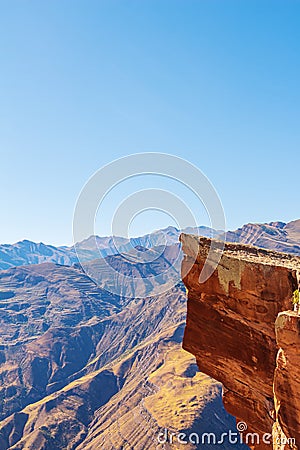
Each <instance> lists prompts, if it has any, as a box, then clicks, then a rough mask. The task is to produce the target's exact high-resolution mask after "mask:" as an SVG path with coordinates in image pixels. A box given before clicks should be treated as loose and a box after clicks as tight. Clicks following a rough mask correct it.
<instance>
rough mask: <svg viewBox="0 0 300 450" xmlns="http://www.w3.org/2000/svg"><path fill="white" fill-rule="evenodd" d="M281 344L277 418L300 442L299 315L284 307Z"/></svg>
mask: <svg viewBox="0 0 300 450" xmlns="http://www.w3.org/2000/svg"><path fill="white" fill-rule="evenodd" d="M275 330H276V339H277V344H278V346H279V351H278V355H277V367H276V370H275V376H274V398H275V409H276V418H277V420H278V422H279V425H280V427H281V429H282V430H283V431H284V433H285V435H286V436H288V437H293V438H295V439H296V442H298V443H299V442H300V398H299V380H300V351H299V349H300V317H299V316H298V315H297V314H296V313H295V312H291V311H284V312H282V313H280V314H279V315H278V317H277V320H276V323H275Z"/></svg>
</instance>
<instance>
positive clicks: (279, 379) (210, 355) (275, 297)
mask: <svg viewBox="0 0 300 450" xmlns="http://www.w3.org/2000/svg"><path fill="white" fill-rule="evenodd" d="M181 241H182V244H183V252H184V254H185V256H184V260H183V263H182V273H183V281H184V283H185V285H186V287H187V289H188V306H187V323H186V329H185V334H184V341H183V347H184V348H185V349H186V350H188V351H189V352H191V353H192V354H194V355H195V356H196V360H197V363H198V366H199V368H200V370H201V371H203V372H205V373H207V374H208V375H210V376H211V377H213V378H215V379H217V380H219V381H221V382H222V383H223V385H224V394H223V402H224V406H225V407H226V409H227V411H228V412H230V413H231V414H232V415H234V416H235V417H236V418H237V420H238V421H243V422H245V423H246V425H247V427H248V431H251V432H257V433H258V434H259V435H260V445H256V447H255V448H270V445H265V444H264V443H263V442H262V436H263V435H264V434H265V433H270V434H271V433H272V427H273V425H274V421H275V420H276V412H275V406H276V410H277V416H278V419H279V423H280V424H281V426H282V428H283V430H284V432H285V433H286V435H287V436H288V437H295V438H298V437H299V435H297V433H299V423H297V420H298V419H295V417H298V418H299V414H300V409H298V406H299V403H298V405H297V402H296V401H295V407H294V409H293V408H291V409H290V400H289V398H290V396H291V395H295V396H296V398H297V394H296V393H297V392H299V390H298V391H297V385H296V378H297V372H296V370H294V369H293V366H294V365H295V364H296V358H297V354H298V357H299V352H298V350H297V346H296V345H295V343H296V342H297V339H298V340H299V335H297V333H298V331H297V330H298V328H297V325H296V323H295V317H294V316H293V315H289V314H288V315H287V316H288V317H289V318H291V317H292V318H293V320H292V319H289V320H288V321H285V322H284V323H285V326H284V327H283V326H282V324H283V321H284V320H285V319H284V318H285V317H286V316H281V315H279V318H278V319H277V316H278V314H279V313H281V312H282V311H286V310H288V309H290V307H291V298H292V293H293V291H294V290H295V289H296V288H297V273H296V270H297V268H298V267H299V263H300V259H299V258H298V257H292V256H289V255H285V254H280V253H276V252H273V251H268V250H263V249H258V248H256V247H251V246H248V245H242V244H226V245H225V248H224V251H223V253H222V251H221V249H220V250H215V254H214V255H213V258H212V259H211V260H210V261H207V263H208V264H212V262H213V259H215V257H220V262H219V264H218V266H217V268H216V270H215V271H214V272H213V274H212V276H211V277H210V278H209V279H208V280H207V281H205V282H204V283H200V282H199V275H200V273H201V271H202V269H203V267H204V263H205V261H206V259H207V256H208V251H209V248H210V244H211V241H210V240H209V239H207V238H198V237H195V236H191V235H186V234H182V235H181ZM221 247H222V246H221ZM276 319H277V322H276V324H277V325H276V330H277V331H276V332H277V338H278V343H279V346H280V347H281V348H282V350H281V352H280V353H279V356H278V359H277V360H278V367H277V369H276V381H275V392H276V397H275V398H277V401H276V403H277V404H276V405H274V395H273V382H274V372H275V368H276V355H277V351H278V348H277V344H276V335H275V321H276ZM288 324H289V325H288ZM296 335H297V339H296ZM293 342H294V344H292V343H293ZM289 343H290V344H289ZM284 356H285V358H288V362H286V361H285V363H284V362H283V361H284ZM298 361H299V360H298ZM292 417H294V419H292ZM296 430H298V431H297V432H296ZM293 434H294V436H292V435H293Z"/></svg>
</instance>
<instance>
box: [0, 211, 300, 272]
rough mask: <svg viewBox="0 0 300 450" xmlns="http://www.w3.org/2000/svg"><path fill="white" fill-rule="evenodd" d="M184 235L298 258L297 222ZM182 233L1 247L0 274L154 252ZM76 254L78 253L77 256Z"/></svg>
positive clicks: (195, 230) (160, 232) (174, 241)
mask: <svg viewBox="0 0 300 450" xmlns="http://www.w3.org/2000/svg"><path fill="white" fill-rule="evenodd" d="M182 231H183V232H184V233H189V234H198V235H199V236H205V237H215V238H219V239H225V240H227V241H229V242H241V243H246V244H252V245H256V246H258V247H266V248H270V249H272V250H277V251H281V252H286V253H293V254H296V255H300V219H299V220H295V221H293V222H289V223H287V224H286V223H284V222H270V223H269V224H259V223H258V224H252V223H250V224H247V225H244V226H243V227H242V228H238V229H237V230H235V231H228V232H227V233H226V235H225V234H224V233H223V232H222V231H216V230H213V229H211V228H209V227H204V226H200V227H196V228H195V227H188V228H185V229H184V230H182ZM180 233H181V231H180V230H178V229H177V228H175V227H171V226H170V227H168V228H165V229H163V230H157V231H154V232H153V233H151V234H146V235H145V236H140V237H135V238H130V239H126V238H122V237H112V236H104V237H100V236H90V237H89V238H87V239H85V240H83V241H82V242H79V243H78V244H76V249H75V247H74V246H71V247H67V246H61V247H55V246H53V245H46V244H43V243H35V242H31V241H28V240H24V241H21V242H17V243H16V244H1V245H0V270H4V269H8V268H9V267H15V266H22V265H27V264H40V263H43V262H52V263H57V264H64V265H72V264H75V263H78V257H77V253H78V255H79V257H80V260H81V261H91V260H94V259H97V258H99V256H100V257H106V256H111V255H116V254H118V253H119V252H120V251H121V252H122V253H123V252H124V253H126V252H130V251H131V250H132V249H133V248H135V247H138V246H140V247H144V248H148V249H149V248H153V247H158V246H165V245H173V244H177V243H178V238H179V235H180ZM76 251H77V253H76Z"/></svg>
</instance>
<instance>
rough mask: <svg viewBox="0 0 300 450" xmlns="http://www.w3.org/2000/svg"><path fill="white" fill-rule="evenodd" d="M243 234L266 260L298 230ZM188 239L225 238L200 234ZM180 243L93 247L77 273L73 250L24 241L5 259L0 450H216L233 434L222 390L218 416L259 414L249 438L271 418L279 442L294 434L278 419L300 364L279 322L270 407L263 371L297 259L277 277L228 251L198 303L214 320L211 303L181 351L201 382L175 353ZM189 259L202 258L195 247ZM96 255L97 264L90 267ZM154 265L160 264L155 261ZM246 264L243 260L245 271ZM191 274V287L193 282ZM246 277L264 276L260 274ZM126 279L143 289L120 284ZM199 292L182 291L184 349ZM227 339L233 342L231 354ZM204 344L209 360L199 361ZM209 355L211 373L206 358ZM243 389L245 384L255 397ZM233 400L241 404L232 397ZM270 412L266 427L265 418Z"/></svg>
mask: <svg viewBox="0 0 300 450" xmlns="http://www.w3.org/2000/svg"><path fill="white" fill-rule="evenodd" d="M254 228H256V231H255V232H252V231H251V230H253V229H254ZM259 229H260V230H261V233H260V235H259V232H258V230H259ZM242 230H244V231H243V232H241V231H240V230H237V232H234V233H236V234H234V233H233V234H230V235H229V238H230V239H236V240H240V241H243V240H247V239H248V240H253V242H254V241H255V239H256V241H255V243H256V245H260V244H261V245H266V246H267V245H269V246H270V247H272V248H273V246H275V247H274V248H277V247H276V246H278V245H279V243H280V242H281V244H280V245H282V248H283V249H284V250H286V251H291V252H292V253H294V254H295V255H296V254H297V252H298V250H297V246H296V240H297V239H298V237H297V236H298V235H297V233H298V231H299V221H296V222H294V223H291V224H288V225H285V224H282V223H280V222H278V223H276V224H269V225H257V226H256V225H247V226H245V227H243V229H242ZM247 230H248V231H247ZM264 230H265V231H264ZM266 230H267V231H266ZM274 230H275V231H276V230H277V231H276V233H277V232H278V233H277V234H276V233H275V234H274ZM278 230H281V231H278ZM187 232H188V233H194V232H197V233H198V232H200V233H202V234H204V235H209V236H214V237H216V236H221V237H222V234H221V233H220V232H218V233H217V232H212V230H209V229H207V228H205V227H202V228H201V227H200V228H199V229H196V230H195V229H188V230H187ZM264 233H266V235H265V238H264V239H265V240H262V236H264ZM178 236H179V231H178V230H176V229H174V228H172V227H169V228H168V229H166V230H164V231H158V232H155V233H152V234H151V235H146V236H143V237H141V238H134V239H132V240H130V241H128V240H117V241H116V240H115V239H113V238H111V237H108V238H98V237H91V238H89V239H87V240H86V241H83V242H82V243H80V244H79V246H78V247H77V249H76V250H77V253H78V254H79V255H80V259H81V261H82V262H83V263H84V264H83V267H82V266H81V265H80V264H79V263H78V258H77V254H76V250H75V248H74V247H54V246H48V245H44V244H35V243H32V242H29V241H22V242H21V243H18V244H14V245H11V246H10V245H2V246H0V264H1V268H2V269H6V270H2V271H0V330H1V335H0V379H1V384H0V399H1V402H0V449H1V450H2V449H3V450H8V449H14V450H16V449H18V450H21V449H30V450H35V449H36V450H60V449H68V450H70V449H74V450H75V449H76V450H77V449H78V450H83V449H91V450H94V449H95V450H96V449H97V450H98V449H100V448H101V449H104V450H110V449H111V450H113V449H119V450H121V449H122V450H125V449H134V450H135V449H137V450H142V449H166V450H167V449H177V448H180V447H182V444H178V442H177V440H176V436H178V433H179V432H184V433H186V434H187V436H188V435H190V433H192V432H196V433H197V435H198V436H200V442H199V443H197V442H196V441H192V442H189V441H188V442H187V443H186V444H184V445H185V448H187V449H197V448H207V449H210V448H211V443H209V442H208V441H207V439H206V440H205V439H204V441H203V443H202V442H201V436H202V434H204V433H210V432H213V433H215V435H216V436H217V437H218V436H219V437H220V436H221V435H222V433H223V432H224V433H226V432H228V430H232V431H233V432H236V420H235V418H234V417H233V416H231V415H229V414H228V413H227V412H226V411H225V409H224V407H223V403H222V386H221V384H220V383H219V381H222V382H224V384H225V386H226V387H227V388H228V391H227V392H226V393H225V396H224V399H225V406H226V408H227V409H228V410H229V411H230V412H231V413H232V414H233V415H234V416H235V417H237V418H243V417H244V416H243V415H244V413H245V411H249V408H248V406H249V405H250V407H251V406H253V404H254V403H255V410H257V411H259V414H261V417H262V419H261V420H260V421H258V420H256V419H255V417H254V416H255V415H252V416H251V414H250V415H247V421H249V426H250V424H252V420H253V425H254V428H255V427H257V429H258V428H259V429H260V430H263V429H265V428H264V427H265V426H266V427H268V429H269V427H270V425H272V423H274V418H275V419H276V420H277V421H276V422H275V423H276V424H277V425H278V433H283V432H285V433H287V430H296V429H297V427H298V422H297V420H296V421H295V420H294V419H293V418H292V415H291V414H290V413H289V411H290V409H287V408H286V406H285V405H286V404H287V399H288V398H289V397H290V396H291V395H294V393H296V392H297V385H296V381H297V378H296V377H295V376H291V373H290V370H289V367H290V361H293V364H296V363H297V352H296V351H295V347H294V346H293V345H290V344H288V342H289V341H288V339H287V338H286V337H284V339H283V338H282V336H283V335H284V336H285V334H286V336H290V338H291V339H294V337H293V333H294V334H296V333H297V326H296V323H295V322H291V321H290V320H283V322H280V323H279V325H278V327H277V328H278V329H277V331H276V333H277V335H278V336H277V340H278V344H277V345H278V346H279V347H280V348H281V350H280V353H279V354H278V357H277V368H276V373H278V376H277V378H276V380H277V381H276V383H275V386H276V396H275V404H274V405H273V392H272V382H273V380H272V377H271V376H270V374H269V372H268V371H269V370H273V371H274V370H275V365H276V362H275V359H276V352H277V348H276V343H275V339H276V337H275V325H274V322H275V319H276V316H277V313H278V312H280V311H281V310H283V309H287V305H288V304H289V302H290V291H291V290H292V289H293V288H294V283H295V279H294V275H293V267H292V266H291V264H293V263H291V259H293V258H296V257H291V256H288V255H286V256H284V255H281V262H280V264H279V266H280V267H279V268H277V269H276V270H275V269H274V267H275V266H277V265H278V264H277V262H276V261H277V259H276V258H277V255H276V253H274V252H271V253H269V252H266V251H265V250H260V252H261V253H259V255H258V254H257V250H251V251H249V248H250V247H247V251H245V252H244V253H243V254H242V255H241V247H238V246H237V247H236V246H235V247H231V248H230V252H229V253H230V256H229V255H228V254H227V258H229V259H228V261H229V263H230V268H231V269H230V271H228V269H226V270H225V269H224V267H223V265H221V266H219V268H218V271H217V274H218V275H216V274H215V275H214V276H213V277H212V278H211V283H212V284H211V285H209V286H210V287H209V289H211V290H212V291H211V292H210V291H209V293H206V294H205V295H204V294H203V298H202V297H201V299H202V300H203V299H204V298H207V299H209V300H210V301H212V299H213V304H215V305H216V306H217V308H216V311H214V314H215V315H214V321H213V322H211V309H209V308H208V307H209V303H208V302H204V306H203V302H202V300H201V302H200V307H201V315H202V319H201V321H200V322H199V323H197V324H194V325H192V327H195V330H196V336H197V339H196V340H195V342H194V344H193V346H194V347H193V348H191V345H192V344H191V343H190V344H186V342H188V341H186V338H185V346H186V348H188V350H192V352H193V353H194V354H196V355H197V361H198V363H199V366H200V369H201V370H202V371H201V372H199V369H198V367H197V364H196V361H195V358H194V356H193V355H191V354H190V353H187V352H186V351H184V350H182V340H183V332H184V327H185V321H186V291H185V287H184V285H183V284H182V283H181V282H180V281H179V279H178V270H179V269H180V264H181V259H180V258H181V249H180V248H179V247H178V242H177V240H178ZM234 236H235V237H234ZM254 236H256V238H255V239H254ZM272 236H273V237H272ZM187 239H188V238H187ZM280 239H281V241H280ZM189 242H190V241H189ZM191 242H192V243H193V245H186V246H185V251H186V253H188V252H189V251H190V250H191V249H193V248H195V244H194V241H191ZM162 243H163V244H165V243H167V244H168V245H167V247H165V248H163V247H162ZM186 243H187V241H186ZM293 243H294V244H293ZM116 245H117V247H119V248H121V250H122V251H123V252H125V255H124V256H125V258H123V257H122V256H120V255H117V254H114V253H115V252H116ZM96 247H97V248H96ZM196 247H197V251H198V244H197V246H196ZM98 248H99V249H100V254H102V256H104V258H102V259H101V258H100V259H99V258H98V256H99V251H98ZM243 248H244V247H243ZM101 252H102V253H101ZM153 254H154V256H155V255H156V256H157V254H159V255H160V256H159V257H155V258H154V260H153ZM95 256H97V258H98V259H94V258H95ZM225 257H226V255H224V258H225ZM147 258H149V261H148V259H147ZM260 258H271V260H272V261H271V266H272V267H273V269H267V267H268V264H264V265H263V266H261V264H260V263H258V260H259V259H260ZM241 259H245V262H244V263H242V265H241V264H240V260H241ZM237 260H238V261H239V262H238V263H237ZM175 261H176V264H177V265H176V267H175V266H174V262H175ZM185 261H187V258H185ZM199 261H201V257H200V260H199V258H198V262H199ZM198 262H197V264H198ZM28 263H29V264H30V265H28ZM24 264H27V265H24ZM197 264H196V265H195V267H193V268H192V272H191V275H190V276H191V277H193V276H196V275H195V273H196V272H197V270H198V269H199V267H198V266H197ZM231 264H232V265H231ZM253 264H256V265H257V266H254V265H253ZM200 265H201V262H200ZM15 266H16V267H15ZM173 266H174V267H175V268H174V270H173ZM244 266H245V274H246V275H245V276H246V278H245V276H243V283H242V284H241V285H240V284H239V276H240V275H241V274H240V269H239V267H244ZM109 267H112V268H113V270H114V272H113V275H112V272H111V271H110V270H109V269H108V268H109ZM197 267H198V268H197ZM253 267H257V268H258V272H257V273H256V269H255V270H253ZM168 269H170V270H169V271H168ZM172 270H173V272H172ZM243 270H244V269H243ZM268 270H269V271H268ZM273 270H274V273H275V274H276V277H273V275H272V273H273V272H272V271H273ZM195 271H196V272H195ZM266 271H267V272H266ZM229 273H230V275H229ZM234 273H235V274H236V275H234V277H235V278H234V280H231V279H230V276H231V274H234ZM243 273H244V272H243ZM193 274H194V275H193ZM291 274H292V275H291ZM123 275H126V276H127V277H129V279H131V280H135V279H139V280H140V282H139V284H138V285H135V284H134V283H124V279H123V278H122V276H123ZM219 275H220V280H219V279H218V277H219ZM265 276H266V277H267V279H268V280H269V281H268V282H267V283H266V282H265V281H263V279H264V277H265ZM274 279H276V280H277V281H275V282H274ZM176 280H177V282H176ZM245 280H248V281H245ZM185 281H186V282H187V280H185ZM193 283H194V279H193V278H189V281H188V282H187V284H189V303H188V307H189V316H188V322H187V323H188V327H187V331H186V336H189V330H190V329H191V324H193V320H191V316H190V310H191V305H192V309H193V308H194V306H193V305H197V304H198V302H199V291H198V288H199V287H198V286H196V285H194V286H193ZM207 286H208V285H207ZM242 288H243V289H242ZM213 291H215V292H216V293H214V294H213ZM258 291H259V295H263V297H262V298H263V301H262V300H261V299H259V296H258ZM205 296H206V297H205ZM274 299H275V300H274ZM222 302H224V303H222ZM254 305H255V307H254ZM225 306H226V307H225ZM195 307H196V308H198V306H195ZM203 307H204V309H202V308H203ZM266 307H267V311H265V308H266ZM197 311H198V309H197ZM248 315H249V317H248V319H247V316H248ZM250 319H251V320H250ZM231 320H233V321H232V322H231ZM283 323H284V324H286V326H282V324H283ZM221 325H222V327H221ZM273 325H274V328H272V326H273ZM215 327H219V328H218V330H217V331H218V333H219V331H220V329H224V330H226V333H225V335H224V336H221V337H220V335H219V334H217V331H216V329H215ZM203 330H208V333H202V331H203ZM232 336H235V337H236V338H237V342H238V348H235V347H234V343H232V340H231V338H232ZM193 339H194V336H193ZM199 339H200V340H201V339H203V340H204V341H203V342H202V343H203V344H205V345H206V344H207V345H209V346H210V348H211V350H208V349H207V348H206V350H205V351H204V352H203V353H201V352H200V353H199V354H197V352H196V346H197V351H199V347H198V344H199ZM295 339H296V338H295ZM241 342H244V344H243V346H241V345H240V343H241ZM228 349H230V350H232V351H233V353H234V357H233V358H229V360H228V361H227V360H226V358H225V359H224V358H223V357H224V355H225V354H226V351H228ZM210 354H211V362H209V358H207V356H209V355H210ZM241 359H242V363H241V362H240V360H241ZM212 361H214V362H212ZM216 365H217V366H218V368H219V369H218V373H216V372H215V366H216ZM229 369H230V370H231V373H232V372H236V374H240V375H239V376H238V377H237V380H235V381H234V382H233V381H232V379H230V377H229V375H228V374H226V371H227V370H229ZM241 370H242V372H241ZM207 374H208V375H207ZM209 375H212V376H214V377H215V378H216V379H217V380H219V381H214V379H212V378H210V376H209ZM252 376H255V377H254V379H253V380H252V381H251V379H252ZM245 381H247V382H249V383H250V381H251V383H252V384H251V389H250V388H246V385H245ZM231 383H234V385H233V384H231ZM240 388H242V391H241V392H242V395H243V398H242V399H241V398H240V397H239V396H238V395H236V394H237V393H238V392H239V391H238V390H239V389H240ZM230 389H231V390H230ZM251 391H252V394H251ZM233 393H234V394H233ZM255 393H256V394H257V393H258V394H259V395H258V397H255V395H254V394H255ZM232 405H234V407H232ZM237 406H238V408H239V412H238V413H237V409H236V408H237ZM295 408H297V402H295ZM273 410H274V411H273ZM295 411H296V409H294V410H293V413H295ZM266 412H267V413H269V412H270V414H271V416H272V417H270V418H268V417H265V415H264V414H265V413H266ZM247 414H248V413H247ZM267 415H268V414H267ZM294 415H295V414H294ZM250 420H251V422H250ZM255 420H256V422H259V423H257V424H256V423H255ZM260 422H261V424H260ZM295 432H296V431H295ZM172 433H173V435H174V436H173V438H172V436H171V434H172ZM158 436H160V441H158ZM170 436H171V438H170ZM172 439H173V443H171V440H172ZM233 446H234V447H235V448H246V446H245V445H243V444H241V443H239V444H230V443H229V442H227V441H226V442H223V443H220V444H215V445H214V448H215V447H216V448H220V449H223V448H225V449H226V448H232V447H233Z"/></svg>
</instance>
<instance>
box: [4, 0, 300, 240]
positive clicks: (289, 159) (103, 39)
mask: <svg viewBox="0 0 300 450" xmlns="http://www.w3.org/2000/svg"><path fill="white" fill-rule="evenodd" d="M0 4H1V15H0V33H1V39H0V55H1V62H0V64H1V70H0V81H1V82H0V119H1V120H0V157H1V177H0V188H1V203H0V207H1V211H2V220H1V225H0V231H1V233H0V242H2V243H4V242H15V241H17V240H21V239H24V238H26V239H31V240H35V241H44V242H49V243H54V244H63V243H71V241H72V217H73V210H74V206H75V202H76V199H77V197H78V195H79V192H80V190H81V188H82V187H83V185H84V183H85V182H86V181H87V179H88V178H89V177H90V176H91V175H92V174H93V173H94V172H95V171H96V170H97V169H99V168H100V167H101V166H103V164H107V163H109V162H110V161H111V160H113V159H115V158H119V157H121V156H125V155H128V154H131V153H137V152H148V151H152V152H165V153H171V154H174V155H177V156H180V157H182V158H186V159H187V160H189V161H191V162H192V163H194V164H196V165H197V166H198V167H199V168H200V169H201V170H202V171H203V172H204V173H205V174H206V175H207V177H208V178H209V179H210V180H211V182H212V183H213V185H214V186H215V188H216V189H217V191H218V193H219V196H220V198H221V200H222V203H223V206H224V210H225V214H226V219H227V226H228V228H230V229H233V228H236V227H238V226H240V225H242V224H243V223H246V222H267V221H271V220H283V221H290V220H293V219H296V218H299V217H300V213H299V166H300V156H299V144H300V126H299V122H300V120H299V119H300V87H299V79H300V59H299V54H300V27H299V20H300V2H299V1H296V0H281V1H278V0H268V1H266V0H257V1H256V0H251V1H250V0H249V1H248V0H243V1H241V0H236V1H232V0H226V1H224V0H197V1H194V0H181V1H178V0H142V1H141V0H131V1H128V0H119V1H116V0H107V1H100V0H97V1H93V0H89V1H83V0H82V1H78V0H72V1H70V0H68V1H65V0H59V1H58V0H51V1H50V0H43V1H42V2H41V1H34V0H31V1H29V2H23V1H21V0H19V1H15V0H9V1H3V0H2V1H0ZM138 183H140V181H137V183H136V185H134V184H133V185H132V186H131V188H132V189H133V190H135V189H139V188H140V187H141V186H140V185H139V184H138ZM147 183H148V181H147V182H145V184H147ZM125 191H126V189H125ZM126 192H127V191H126ZM119 195H120V194H118V193H115V194H114V193H112V198H111V202H109V203H110V204H113V203H114V202H117V200H118V199H119V197H118V196H119ZM191 202H192V207H193V208H194V209H197V208H198V206H197V204H196V203H193V200H191ZM110 212H111V211H109V207H107V210H106V211H103V212H102V213H101V216H100V217H98V218H97V227H98V228H97V232H98V233H99V234H107V233H109V225H110V217H109V213H110ZM168 220H169V219H168V218H167V217H166V216H160V215H159V214H152V215H151V214H150V213H147V214H146V215H145V217H144V218H143V217H142V215H141V216H140V217H139V218H138V219H137V221H136V224H135V226H134V227H133V230H132V233H133V234H140V233H143V232H147V231H150V229H155V228H159V227H160V226H164V225H167V223H168ZM198 221H199V222H201V223H202V222H203V223H205V222H207V220H206V218H205V217H203V220H202V212H201V208H200V207H199V218H198Z"/></svg>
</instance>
